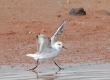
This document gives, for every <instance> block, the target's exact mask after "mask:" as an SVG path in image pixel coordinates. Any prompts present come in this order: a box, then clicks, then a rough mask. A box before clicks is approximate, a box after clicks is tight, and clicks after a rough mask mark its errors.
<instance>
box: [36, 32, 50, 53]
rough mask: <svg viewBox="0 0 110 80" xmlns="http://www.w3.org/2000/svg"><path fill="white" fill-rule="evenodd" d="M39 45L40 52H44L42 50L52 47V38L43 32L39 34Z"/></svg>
mask: <svg viewBox="0 0 110 80" xmlns="http://www.w3.org/2000/svg"><path fill="white" fill-rule="evenodd" d="M37 47H38V53H39V54H40V53H42V51H44V50H47V49H49V48H51V41H50V39H49V38H48V37H47V36H45V35H43V34H39V35H37Z"/></svg>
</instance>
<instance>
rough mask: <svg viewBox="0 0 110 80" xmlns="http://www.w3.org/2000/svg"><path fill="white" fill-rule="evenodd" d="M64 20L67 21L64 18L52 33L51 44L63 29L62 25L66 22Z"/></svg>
mask: <svg viewBox="0 0 110 80" xmlns="http://www.w3.org/2000/svg"><path fill="white" fill-rule="evenodd" d="M66 22H67V20H66V19H65V20H64V21H63V22H62V24H61V25H60V26H59V27H58V29H57V30H56V32H55V33H54V34H53V36H52V37H51V44H54V43H55V42H56V41H57V39H58V37H59V35H60V34H61V33H62V29H63V27H64V25H65V24H66Z"/></svg>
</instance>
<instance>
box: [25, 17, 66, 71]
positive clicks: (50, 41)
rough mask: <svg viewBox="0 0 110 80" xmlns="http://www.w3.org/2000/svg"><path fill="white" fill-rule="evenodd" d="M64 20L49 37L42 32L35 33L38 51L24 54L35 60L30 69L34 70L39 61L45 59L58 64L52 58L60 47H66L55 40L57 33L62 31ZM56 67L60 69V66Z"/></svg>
mask: <svg viewBox="0 0 110 80" xmlns="http://www.w3.org/2000/svg"><path fill="white" fill-rule="evenodd" d="M66 22H67V20H66V19H65V20H64V21H63V22H62V24H61V25H60V26H59V27H58V29H57V30H56V32H55V33H54V34H53V36H52V37H51V38H48V37H47V36H45V35H44V34H39V35H37V48H38V49H37V50H38V52H36V53H35V54H27V55H26V56H29V57H32V58H34V59H35V60H36V61H37V65H36V66H35V67H34V68H32V69H30V70H34V69H35V68H37V66H38V63H39V62H40V61H45V60H52V61H53V62H54V63H55V65H56V66H58V64H57V63H56V62H55V61H54V58H55V57H57V56H58V55H59V54H60V51H61V48H65V49H67V48H66V47H64V45H63V43H62V42H60V41H57V39H58V37H59V35H60V34H61V33H62V29H63V27H64V25H65V24H66ZM58 67H59V70H60V69H62V68H61V67H60V66H58Z"/></svg>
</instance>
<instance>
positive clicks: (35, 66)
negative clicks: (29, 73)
mask: <svg viewBox="0 0 110 80" xmlns="http://www.w3.org/2000/svg"><path fill="white" fill-rule="evenodd" d="M38 63H39V59H38V60H37V64H36V66H35V67H34V68H32V69H29V70H34V69H35V68H37V66H38Z"/></svg>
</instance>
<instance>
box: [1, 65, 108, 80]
mask: <svg viewBox="0 0 110 80" xmlns="http://www.w3.org/2000/svg"><path fill="white" fill-rule="evenodd" d="M61 67H63V68H64V70H60V71H58V68H57V67H56V66H51V67H49V66H42V67H38V68H37V69H36V71H33V72H32V71H27V70H26V69H24V68H23V67H20V66H16V67H14V68H11V67H9V66H1V67H0V80H110V69H109V68H110V64H109V63H104V64H83V65H81V64H77V65H76V64H75V65H73V64H69V65H65V66H63V65H62V66H61Z"/></svg>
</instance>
